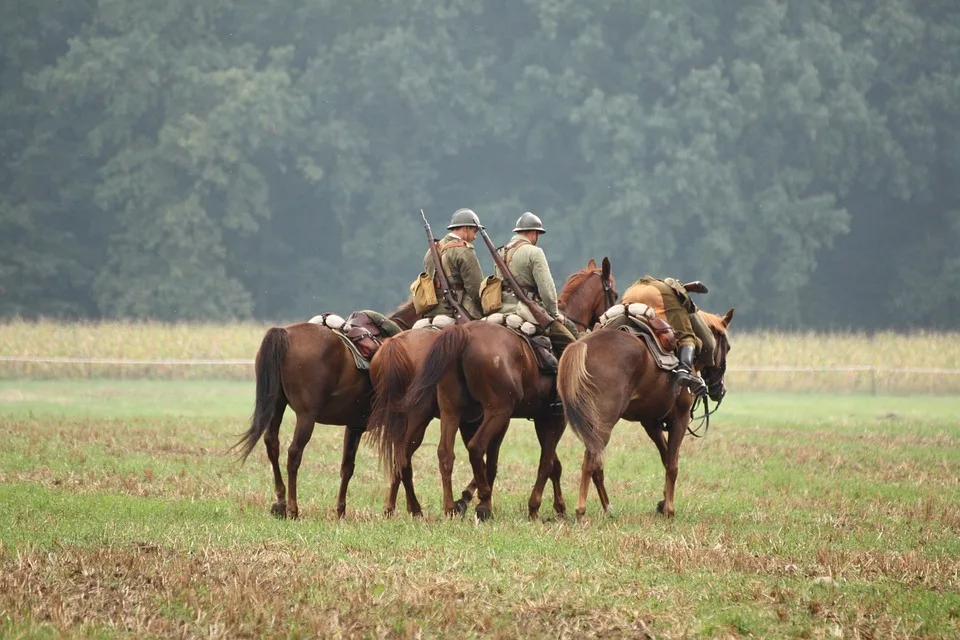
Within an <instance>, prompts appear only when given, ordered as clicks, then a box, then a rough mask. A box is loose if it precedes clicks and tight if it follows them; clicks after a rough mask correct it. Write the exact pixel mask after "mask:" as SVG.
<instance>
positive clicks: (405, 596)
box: [0, 379, 960, 638]
mask: <svg viewBox="0 0 960 640" xmlns="http://www.w3.org/2000/svg"><path fill="white" fill-rule="evenodd" d="M731 386H732V385H731ZM252 398H253V388H252V384H251V383H249V382H243V381H223V380H220V381H157V380H106V379H104V380H97V379H94V380H42V381H36V380H34V381H25V380H5V381H0V437H2V440H3V443H4V444H3V447H0V504H2V505H3V510H2V514H3V515H2V516H0V636H3V637H21V636H50V635H68V636H78V635H84V636H86V635H95V636H102V637H111V636H137V637H142V636H149V635H164V636H169V635H177V636H219V637H238V636H252V635H255V636H260V635H270V636H288V637H304V636H314V635H320V636H337V635H341V636H346V637H364V636H374V637H377V636H395V637H418V636H420V635H423V636H424V637H436V636H445V637H475V636H485V635H501V636H508V637H516V636H523V637H571V638H573V637H581V636H603V637H656V638H675V637H689V636H697V637H742V636H753V637H808V638H835V637H846V638H858V637H859V638H886V637H916V638H921V637H924V638H925V637H936V638H948V637H957V636H958V634H960V421H958V420H960V419H958V415H960V412H958V408H960V400H958V399H957V397H956V396H932V397H931V396H927V397H891V396H884V395H878V396H864V395H855V394H854V395H851V394H847V395H816V396H814V395H809V394H783V393H756V392H754V393H744V392H739V391H738V390H737V389H736V388H735V387H734V388H732V390H731V394H730V397H729V398H728V400H727V401H726V403H725V404H724V406H723V408H722V410H721V412H720V413H718V414H717V415H716V416H715V417H714V418H715V419H714V421H713V423H712V426H711V429H710V432H709V434H708V436H707V437H706V438H704V439H702V440H693V439H690V438H688V439H687V440H686V441H685V443H684V447H683V452H682V456H681V470H680V478H679V480H678V485H677V486H678V499H677V513H678V515H677V517H676V518H675V519H674V520H672V521H666V520H664V519H662V518H659V517H657V516H655V515H654V514H653V509H654V506H655V504H656V502H657V500H658V499H659V498H660V491H661V489H662V484H663V472H662V468H661V466H660V463H659V459H658V457H657V455H656V453H655V450H654V448H653V446H652V444H650V443H649V441H648V440H647V439H646V437H645V436H644V435H642V432H641V431H640V430H639V429H637V428H635V427H633V426H631V425H628V424H621V425H620V426H619V427H618V428H617V430H616V431H615V432H614V436H613V440H612V442H611V448H610V450H609V455H608V463H607V485H608V489H609V491H610V495H611V500H612V502H613V505H614V507H615V508H616V512H617V516H616V517H614V518H605V517H601V516H599V515H598V501H597V500H596V495H595V493H591V499H590V502H589V510H588V515H587V518H586V519H585V520H584V521H583V522H580V523H576V522H570V521H556V520H550V519H547V520H546V521H544V522H538V523H531V522H529V521H527V520H526V519H525V517H524V515H525V511H526V500H527V497H528V493H529V489H530V486H531V484H532V481H533V476H534V473H535V466H536V459H537V454H538V447H537V444H536V438H535V436H534V435H533V430H532V428H531V427H530V426H529V424H528V423H526V422H524V421H517V422H515V423H514V425H513V428H512V429H511V431H510V433H509V434H508V436H507V439H506V441H505V443H504V446H503V456H502V459H501V466H500V473H499V475H498V477H497V484H496V487H495V494H494V520H493V521H491V522H488V523H484V524H482V525H481V524H478V523H476V522H475V521H474V520H473V519H472V518H467V519H464V520H453V521H451V520H446V519H444V518H442V517H440V516H439V515H438V511H439V509H438V506H439V503H440V500H439V479H438V476H437V472H436V454H435V451H436V443H437V431H436V426H435V425H434V426H431V429H430V431H429V432H428V435H427V440H426V442H425V444H424V446H423V448H422V449H421V451H420V453H419V454H418V456H417V458H416V460H415V469H416V479H417V480H418V490H419V494H420V497H421V501H422V502H423V503H424V507H425V509H426V510H427V517H426V519H425V520H424V521H422V522H421V521H414V520H412V519H410V518H409V517H407V516H405V515H401V516H397V517H394V518H392V519H386V518H384V517H383V516H381V515H380V510H381V505H382V502H383V493H384V484H383V481H382V478H381V476H380V472H379V471H378V469H377V466H376V461H375V459H374V457H373V455H372V452H371V450H370V449H369V448H367V447H363V448H362V449H361V453H360V456H359V457H358V465H357V473H356V475H355V476H354V480H353V483H352V485H351V493H350V496H349V501H348V512H347V518H346V520H344V521H337V520H336V519H335V518H334V516H333V503H334V494H335V491H336V486H337V482H338V477H337V474H338V468H339V458H340V450H339V449H340V442H341V438H342V430H341V429H339V428H321V427H318V429H317V431H316V432H315V435H314V438H313V440H312V441H311V443H310V445H309V446H308V448H307V450H306V454H305V457H304V463H303V467H302V471H301V486H300V496H301V501H300V506H301V513H302V514H303V519H302V520H300V521H298V522H288V521H278V520H275V519H273V518H272V517H270V516H269V515H268V513H267V509H268V506H269V503H270V501H271V500H270V498H271V496H270V493H271V491H270V488H271V484H272V482H271V479H270V473H269V471H268V464H267V462H266V458H265V455H264V454H263V452H262V447H260V448H258V450H257V453H256V454H255V455H254V456H252V457H251V459H250V460H249V461H248V463H247V464H246V465H245V466H242V467H241V466H239V465H238V464H236V463H235V462H234V461H233V460H232V459H230V458H229V457H227V456H225V455H223V452H224V450H225V449H226V448H227V447H228V446H229V445H230V444H231V443H232V441H233V439H234V436H235V434H237V433H239V432H240V431H241V430H242V429H243V428H244V427H245V421H246V418H247V416H248V413H249V411H250V409H251V408H252ZM289 418H290V416H288V420H287V423H286V424H285V425H284V427H283V430H282V436H283V437H284V439H285V440H286V439H288V438H289V436H290V433H291V431H292V425H291V422H290V419H289ZM458 447H459V448H458V458H457V465H456V475H455V484H456V485H463V484H466V481H467V469H466V467H467V465H466V464H465V455H464V452H463V450H462V447H460V446H459V445H458ZM559 453H560V456H561V459H562V461H563V462H564V464H565V473H564V480H563V488H564V491H565V493H566V498H567V501H568V504H570V505H572V504H573V502H574V501H575V498H576V483H577V479H578V476H579V473H578V471H579V468H578V467H579V460H580V455H581V453H582V447H581V445H580V444H579V442H578V441H577V440H576V439H575V438H574V437H573V436H572V434H570V433H569V432H568V433H567V434H566V436H565V437H564V439H563V441H562V442H561V447H560V452H559ZM548 496H549V493H548ZM549 503H550V500H549V497H548V499H547V500H546V501H545V505H544V515H550V511H549V506H548V505H549ZM401 504H402V503H401ZM470 513H471V514H472V511H471V512H470Z"/></svg>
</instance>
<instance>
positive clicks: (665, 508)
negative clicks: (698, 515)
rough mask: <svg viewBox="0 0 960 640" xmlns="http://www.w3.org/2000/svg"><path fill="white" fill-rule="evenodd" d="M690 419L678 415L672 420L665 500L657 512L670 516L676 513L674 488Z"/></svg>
mask: <svg viewBox="0 0 960 640" xmlns="http://www.w3.org/2000/svg"><path fill="white" fill-rule="evenodd" d="M687 424H688V420H684V419H683V417H680V418H678V417H676V411H675V415H674V417H673V419H672V420H671V421H670V435H669V437H668V438H667V461H666V464H665V465H664V466H665V467H666V472H667V473H666V482H665V483H664V486H663V500H661V501H660V502H659V503H658V504H657V512H658V513H662V514H663V515H664V516H666V517H668V518H672V517H673V516H674V514H675V511H674V507H673V496H674V489H675V487H676V484H677V474H678V473H679V471H680V444H681V443H682V442H683V436H684V434H685V433H686V431H687Z"/></svg>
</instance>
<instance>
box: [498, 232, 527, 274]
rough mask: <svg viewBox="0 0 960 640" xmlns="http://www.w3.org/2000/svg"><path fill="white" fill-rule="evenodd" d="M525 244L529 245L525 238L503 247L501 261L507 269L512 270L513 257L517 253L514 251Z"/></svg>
mask: <svg viewBox="0 0 960 640" xmlns="http://www.w3.org/2000/svg"><path fill="white" fill-rule="evenodd" d="M525 244H530V241H529V240H527V239H526V238H520V239H519V240H516V241H514V242H511V243H510V244H507V245H504V247H503V261H504V262H505V263H506V265H507V268H508V269H511V270H512V269H513V256H514V255H515V254H516V253H517V251H516V250H517V249H519V248H520V247H522V246H523V245H525Z"/></svg>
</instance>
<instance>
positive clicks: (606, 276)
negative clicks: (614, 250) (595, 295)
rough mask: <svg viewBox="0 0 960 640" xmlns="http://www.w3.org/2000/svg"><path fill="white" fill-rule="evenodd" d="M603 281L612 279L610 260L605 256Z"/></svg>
mask: <svg viewBox="0 0 960 640" xmlns="http://www.w3.org/2000/svg"><path fill="white" fill-rule="evenodd" d="M603 279H604V280H609V279H610V258H608V257H607V256H603Z"/></svg>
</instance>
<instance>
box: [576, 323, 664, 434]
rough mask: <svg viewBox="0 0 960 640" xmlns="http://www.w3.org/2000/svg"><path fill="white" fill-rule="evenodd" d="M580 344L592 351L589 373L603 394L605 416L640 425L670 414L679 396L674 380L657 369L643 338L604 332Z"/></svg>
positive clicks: (624, 333)
mask: <svg viewBox="0 0 960 640" xmlns="http://www.w3.org/2000/svg"><path fill="white" fill-rule="evenodd" d="M579 342H581V343H583V344H584V345H586V347H587V349H588V355H587V360H586V367H587V372H588V373H589V374H590V376H591V378H592V380H593V384H594V385H596V387H597V388H598V389H599V390H600V393H599V396H600V397H599V401H600V403H601V404H602V405H606V411H604V413H609V414H616V418H617V419H619V418H621V417H622V418H624V419H626V420H631V421H640V420H643V419H658V418H660V417H662V416H664V415H666V414H667V413H669V412H670V410H671V408H672V407H673V404H674V402H675V400H676V395H677V394H676V391H675V389H674V388H673V387H674V385H673V384H672V377H671V375H670V373H668V372H666V371H663V370H661V369H660V367H658V366H657V363H656V361H655V360H654V356H653V354H652V353H650V349H649V347H648V346H647V344H646V343H645V342H643V341H642V340H641V339H640V338H638V337H636V336H633V335H631V334H630V333H628V332H626V331H619V330H616V329H601V330H600V331H595V332H593V333H591V334H589V335H587V336H585V337H584V338H582V339H581V340H580V341H579Z"/></svg>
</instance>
